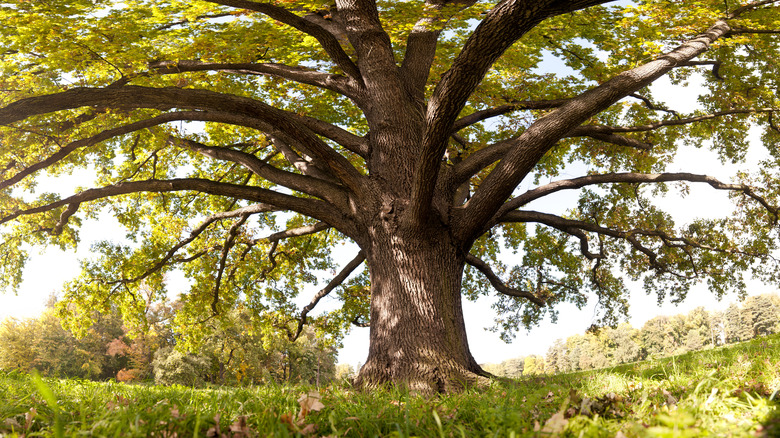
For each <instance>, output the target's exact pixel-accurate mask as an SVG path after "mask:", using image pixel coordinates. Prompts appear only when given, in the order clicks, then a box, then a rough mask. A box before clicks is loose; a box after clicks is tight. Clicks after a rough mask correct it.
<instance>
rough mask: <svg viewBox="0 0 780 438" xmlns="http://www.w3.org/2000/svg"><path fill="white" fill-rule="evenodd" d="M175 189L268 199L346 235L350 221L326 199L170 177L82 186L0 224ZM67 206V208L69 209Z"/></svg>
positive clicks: (1, 218) (19, 212)
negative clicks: (72, 192)
mask: <svg viewBox="0 0 780 438" xmlns="http://www.w3.org/2000/svg"><path fill="white" fill-rule="evenodd" d="M175 191H195V192H199V193H205V194H210V195H217V196H227V197H231V198H238V199H245V200H249V201H254V202H262V203H268V204H272V205H275V206H277V208H280V209H287V210H292V211H296V212H298V213H301V214H303V215H306V216H310V217H313V218H317V219H320V220H322V221H325V222H328V223H329V224H331V225H333V226H335V227H337V228H339V230H340V231H342V232H344V230H342V227H343V228H345V229H346V230H347V232H345V234H348V235H349V232H350V231H351V225H350V224H349V223H348V222H346V220H345V218H344V216H343V215H342V214H341V213H339V212H338V211H334V210H333V208H332V206H331V205H329V204H328V203H326V202H324V201H320V200H316V199H308V198H297V197H295V196H290V195H285V194H281V193H277V192H274V191H272V190H268V189H263V188H260V187H248V186H240V185H236V184H228V183H220V182H214V181H209V180H204V179H196V178H183V179H172V180H146V181H131V182H123V183H118V184H114V185H110V186H105V187H101V188H94V189H88V190H84V191H82V192H79V193H77V194H75V195H73V196H70V197H67V198H64V199H61V200H58V201H54V202H50V203H48V204H44V205H41V206H38V207H32V208H28V209H26V210H19V211H15V212H13V213H11V214H8V215H6V216H3V217H0V224H4V223H6V222H9V221H11V220H14V219H17V218H19V217H22V216H29V215H33V214H38V213H43V212H47V211H51V210H54V209H56V208H59V207H62V206H70V205H73V206H75V207H76V208H78V205H79V204H81V203H84V202H90V201H95V200H98V199H104V198H109V197H113V196H119V195H127V194H131V193H138V192H151V193H165V192H175ZM72 208H73V207H69V209H68V210H67V211H69V210H70V209H72Z"/></svg>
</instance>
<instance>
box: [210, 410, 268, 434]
mask: <svg viewBox="0 0 780 438" xmlns="http://www.w3.org/2000/svg"><path fill="white" fill-rule="evenodd" d="M246 418H247V417H246V416H245V415H240V416H239V417H238V418H236V421H234V422H233V424H231V425H230V426H228V430H227V431H226V432H222V431H221V430H220V428H219V419H220V416H219V414H216V415H214V426H212V427H210V428H209V429H208V430H207V431H206V436H207V437H208V438H250V437H254V436H255V435H257V434H256V433H255V431H254V430H252V429H250V428H249V426H248V425H247V423H246Z"/></svg>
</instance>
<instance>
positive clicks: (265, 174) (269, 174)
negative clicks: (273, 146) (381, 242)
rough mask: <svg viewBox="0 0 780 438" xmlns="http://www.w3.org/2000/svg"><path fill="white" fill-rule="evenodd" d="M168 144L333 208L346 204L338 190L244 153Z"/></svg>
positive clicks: (184, 143)
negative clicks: (232, 165)
mask: <svg viewBox="0 0 780 438" xmlns="http://www.w3.org/2000/svg"><path fill="white" fill-rule="evenodd" d="M171 141H172V142H174V144H176V145H178V146H181V147H184V148H187V149H190V150H193V151H195V152H198V153H199V154H201V155H203V156H206V157H210V158H214V159H217V160H225V161H230V162H233V163H237V164H240V165H242V166H244V167H245V168H247V169H249V170H250V171H252V172H253V173H254V174H256V175H258V176H260V177H261V178H264V179H266V180H268V181H270V182H273V183H275V184H279V185H282V186H284V187H287V188H289V189H292V190H297V191H300V192H303V193H306V194H309V195H312V196H316V197H318V198H321V199H324V200H326V201H328V202H330V203H331V204H334V205H341V206H344V205H346V202H347V201H346V194H345V193H344V191H343V190H342V189H341V188H340V187H339V186H337V185H334V184H331V183H330V182H328V181H323V180H321V179H318V178H312V177H308V176H305V175H299V174H296V173H292V172H287V171H284V170H281V169H277V168H275V167H274V166H272V165H270V164H268V163H266V162H264V161H263V160H260V159H259V158H257V157H256V156H255V155H252V154H250V153H247V152H243V151H239V150H235V149H230V148H226V147H214V146H207V145H205V144H202V143H199V142H197V141H194V140H189V139H183V138H176V137H171Z"/></svg>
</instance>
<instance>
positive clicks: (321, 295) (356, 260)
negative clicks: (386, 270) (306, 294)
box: [290, 251, 366, 342]
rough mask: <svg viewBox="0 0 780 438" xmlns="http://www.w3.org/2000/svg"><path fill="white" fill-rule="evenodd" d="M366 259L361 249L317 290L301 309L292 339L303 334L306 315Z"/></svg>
mask: <svg viewBox="0 0 780 438" xmlns="http://www.w3.org/2000/svg"><path fill="white" fill-rule="evenodd" d="M365 260H366V256H365V254H363V251H360V252H359V253H358V254H357V256H355V258H354V259H352V261H350V262H349V263H347V266H344V268H343V269H342V270H341V271H340V272H339V273H338V274H337V275H336V276H335V277H333V279H332V280H330V282H328V284H327V285H326V286H325V287H324V288H322V289H321V290H320V291H319V292H317V293H316V294H315V295H314V298H312V299H311V302H310V303H309V304H307V305H306V307H304V308H303V310H301V316H300V317H299V318H298V329H297V330H296V331H295V335H293V336H291V337H290V341H293V342H294V341H295V340H296V339H298V337H299V336H300V335H301V332H303V326H304V325H305V324H306V317H307V315H308V314H309V312H311V311H312V309H314V307H315V306H317V303H319V302H320V300H321V299H323V298H325V297H326V296H327V295H328V294H329V293H331V292H332V291H333V289H335V288H336V287H338V286H339V285H340V284H341V283H343V282H344V280H346V279H347V277H349V274H351V273H352V271H354V270H355V268H357V267H358V266H360V264H361V263H363V261H365Z"/></svg>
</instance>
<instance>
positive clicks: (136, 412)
mask: <svg viewBox="0 0 780 438" xmlns="http://www.w3.org/2000/svg"><path fill="white" fill-rule="evenodd" d="M779 390H780V336H777V335H775V336H772V337H768V338H763V339H756V340H753V341H751V342H747V343H743V344H739V345H736V346H731V347H728V348H720V349H716V350H708V351H703V352H698V353H690V354H686V355H682V356H676V357H673V358H668V359H663V360H658V361H649V362H640V363H635V364H628V365H622V366H619V367H615V368H610V369H603V370H597V371H588V372H580V373H573V374H563V375H556V376H540V377H532V378H526V379H522V380H520V381H517V382H512V383H507V382H505V383H495V384H494V385H493V386H491V387H489V388H481V389H474V390H472V391H468V392H465V393H461V394H455V395H449V396H442V397H437V398H423V397H417V396H412V395H409V394H405V393H403V392H399V391H392V390H388V391H374V392H370V393H357V392H354V391H352V390H351V389H349V388H348V386H346V385H344V386H341V387H339V386H332V387H327V388H319V390H317V389H316V388H310V387H301V386H263V387H253V388H213V389H191V388H185V387H156V386H146V385H126V384H121V383H110V382H109V383H96V382H88V381H73V380H56V379H40V378H37V377H36V376H29V375H26V374H18V373H0V436H9V437H14V436H19V437H22V436H25V437H32V436H55V437H80V436H121V437H127V436H139V437H140V436H156V437H197V436H211V437H250V436H261V437H265V436H279V437H289V436H304V437H322V436H326V437H372V436H390V437H411V436H420V437H451V436H452V437H464V436H465V437H472V436H473V437H525V436H528V437H534V436H539V437H580V436H582V437H609V438H613V437H615V438H623V437H698V436H717V437H730V436H733V437H742V436H744V437H756V436H758V437H780V408H779V407H778V404H777V401H778V398H780V394H779V393H778V392H779Z"/></svg>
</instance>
